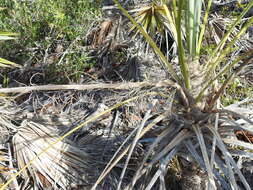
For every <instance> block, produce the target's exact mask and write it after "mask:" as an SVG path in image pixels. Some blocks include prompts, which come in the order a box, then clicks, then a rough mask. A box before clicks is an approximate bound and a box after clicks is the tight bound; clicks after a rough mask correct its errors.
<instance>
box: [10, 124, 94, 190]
mask: <svg viewBox="0 0 253 190" xmlns="http://www.w3.org/2000/svg"><path fill="white" fill-rule="evenodd" d="M58 133H59V132H57V129H56V128H55V127H54V126H45V125H41V124H38V123H34V122H29V121H23V122H22V124H21V126H20V127H19V128H18V131H17V133H16V134H15V135H14V136H13V148H14V154H15V159H16V160H17V164H18V168H19V169H21V168H23V167H24V166H25V165H26V164H27V163H28V162H29V161H30V160H32V159H33V158H34V157H35V156H36V155H37V154H38V153H39V152H41V151H42V150H43V149H45V148H46V147H48V146H49V144H51V143H54V142H55V141H56V140H57V137H58ZM90 165H92V160H91V158H90V157H89V155H87V153H86V150H85V149H80V148H78V147H76V146H74V144H73V142H70V141H68V140H65V141H64V142H63V141H61V142H59V143H57V144H55V146H54V147H52V148H50V149H48V151H47V152H46V153H45V154H43V155H41V156H40V158H38V159H37V160H34V162H33V163H32V164H31V165H30V166H29V167H28V168H27V170H25V171H24V172H23V174H22V175H23V176H24V178H26V179H29V178H30V177H32V179H33V181H34V183H35V184H36V185H38V186H39V187H42V188H43V189H45V188H51V187H53V188H62V189H68V187H71V188H74V187H81V186H87V185H88V182H87V181H89V180H88V178H89V176H87V174H91V171H88V170H90V169H91V168H90Z"/></svg>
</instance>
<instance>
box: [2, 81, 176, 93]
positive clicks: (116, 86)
mask: <svg viewBox="0 0 253 190" xmlns="http://www.w3.org/2000/svg"><path fill="white" fill-rule="evenodd" d="M174 85H175V83H174V82H172V81H170V80H165V81H159V82H128V83H118V84H105V83H102V84H89V85H42V86H26V87H15V88H4V89H0V93H5V94H8V93H22V94H25V93H29V92H32V91H50V90H95V89H115V90H127V89H132V88H145V87H166V86H167V87H169V86H174Z"/></svg>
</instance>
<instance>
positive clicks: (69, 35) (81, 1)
mask: <svg viewBox="0 0 253 190" xmlns="http://www.w3.org/2000/svg"><path fill="white" fill-rule="evenodd" d="M0 7H4V8H5V9H4V10H2V11H1V12H0V30H4V31H13V32H17V33H19V34H20V35H19V37H18V40H16V41H12V42H9V43H6V44H3V45H2V48H1V50H0V54H1V55H3V56H4V57H6V58H8V59H9V60H12V61H13V62H15V63H19V64H20V65H23V66H25V67H26V68H27V67H29V68H30V67H35V68H45V69H46V71H47V72H45V73H43V71H41V72H42V73H41V74H44V75H45V77H44V79H43V80H44V82H45V83H47V82H57V83H63V82H65V83H66V82H67V81H68V80H70V81H72V82H74V81H75V82H77V81H78V80H79V79H80V76H81V74H82V72H84V69H85V68H87V67H88V68H89V67H90V66H92V65H93V62H92V61H90V60H89V59H88V56H87V53H85V52H84V51H83V50H82V46H83V44H84V37H85V34H86V33H87V30H88V28H89V26H90V25H91V24H92V23H94V22H96V21H97V20H98V18H99V17H100V14H101V13H100V9H99V5H98V4H96V3H92V2H89V1H86V0H75V1H68V0H64V1H61V0H56V1H54V0H49V1H43V0H37V1H16V0H14V1H9V0H1V1H0ZM72 52H78V53H75V54H74V53H72ZM52 68H53V69H52ZM62 73H63V74H62ZM73 73H74V74H73ZM55 75H58V76H61V77H60V78H58V79H57V80H55V78H54V77H53V78H52V76H55Z"/></svg>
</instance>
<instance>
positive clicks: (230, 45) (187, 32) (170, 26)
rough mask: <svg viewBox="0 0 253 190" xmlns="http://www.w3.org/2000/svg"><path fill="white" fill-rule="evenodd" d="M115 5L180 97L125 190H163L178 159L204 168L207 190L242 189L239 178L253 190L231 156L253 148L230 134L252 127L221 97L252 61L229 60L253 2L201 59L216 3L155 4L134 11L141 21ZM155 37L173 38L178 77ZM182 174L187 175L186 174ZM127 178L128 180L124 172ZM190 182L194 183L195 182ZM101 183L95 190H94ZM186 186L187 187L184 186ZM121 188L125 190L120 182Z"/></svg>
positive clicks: (179, 0)
mask: <svg viewBox="0 0 253 190" xmlns="http://www.w3.org/2000/svg"><path fill="white" fill-rule="evenodd" d="M114 2H115V3H116V5H117V6H118V8H119V9H120V10H121V11H122V12H123V13H124V15H125V16H126V17H128V18H129V20H130V21H131V22H132V23H133V27H132V29H131V30H132V31H134V30H135V31H136V33H141V34H142V35H143V36H144V38H145V39H146V41H147V43H148V44H149V45H150V46H151V47H152V48H153V50H154V52H155V53H156V54H157V55H158V57H159V58H160V60H161V61H162V64H164V66H165V67H166V68H167V71H168V73H169V74H170V79H171V80H172V81H171V84H173V85H172V86H173V87H175V89H176V96H175V99H174V101H173V107H174V109H173V108H172V109H171V110H170V111H168V112H166V113H164V114H163V115H161V116H159V117H160V118H170V120H171V122H170V123H169V125H168V126H166V128H165V129H164V130H162V132H161V133H160V134H158V136H157V138H156V139H155V140H154V142H153V143H152V144H151V145H150V148H149V150H148V152H147V154H146V156H145V158H144V159H143V161H142V163H141V164H140V166H139V167H138V170H137V171H136V174H135V176H134V177H133V180H132V182H131V183H130V184H129V185H128V188H126V189H133V188H134V187H137V186H136V184H137V183H138V186H139V185H140V184H139V183H140V181H142V182H143V184H142V185H143V187H145V188H146V189H151V188H152V187H154V186H155V185H156V184H157V183H159V185H160V188H162V189H164V187H165V181H166V179H165V178H166V171H167V169H168V167H167V166H168V164H169V163H170V162H171V160H173V158H175V157H178V158H187V159H188V158H189V160H190V163H191V164H190V166H193V165H198V166H200V168H202V170H203V171H205V172H206V174H207V182H208V184H207V188H208V189H217V188H223V189H238V188H239V186H238V179H237V177H239V180H240V181H241V183H242V184H243V186H244V188H245V189H251V188H250V185H249V184H248V182H247V181H246V180H245V177H244V176H243V174H242V172H241V171H240V169H239V168H238V166H237V164H236V160H235V157H233V156H232V153H231V152H233V151H235V150H236V151H239V149H238V148H231V145H232V146H234V145H237V146H240V147H242V149H243V151H239V152H240V153H239V152H238V154H237V155H240V154H242V152H244V151H245V152H249V151H251V150H252V148H253V147H252V145H251V144H249V143H245V142H242V141H240V140H238V139H237V138H236V137H235V135H233V134H234V133H232V134H231V133H230V134H229V132H231V131H233V132H235V130H236V129H241V130H245V131H248V132H252V128H251V126H252V124H253V122H252V120H250V119H248V118H246V117H244V116H243V115H240V114H239V113H237V112H234V111H233V110H227V109H221V108H220V97H221V96H222V94H223V93H224V90H225V88H226V86H227V85H228V84H229V82H230V81H231V80H232V79H233V78H234V77H235V76H236V75H237V74H238V73H239V72H240V71H241V70H242V68H243V67H244V66H245V65H247V64H249V63H250V62H251V61H252V59H253V56H252V51H247V52H244V53H243V54H239V55H238V56H236V57H234V58H233V60H232V61H228V60H227V56H229V55H230V53H231V52H232V51H233V50H234V48H235V47H234V45H235V43H236V42H237V41H238V39H240V37H241V36H242V35H243V34H244V33H245V31H246V29H247V28H248V27H249V26H250V25H251V24H252V22H253V18H250V19H248V20H247V22H246V23H245V24H244V26H242V27H241V28H240V30H239V31H238V32H237V34H236V35H235V36H233V37H232V38H231V34H232V33H233V30H234V29H235V27H236V26H238V24H239V23H240V22H241V20H242V18H243V17H244V15H245V14H246V13H247V12H248V11H249V10H250V8H251V7H252V6H253V2H250V3H248V5H247V7H246V8H245V9H244V10H243V11H242V13H241V14H240V15H239V16H237V18H236V20H235V21H234V22H233V23H232V24H231V26H230V27H229V29H228V30H227V31H226V33H225V34H224V36H223V37H222V38H221V40H220V41H219V43H218V44H217V45H216V47H215V48H214V49H213V50H212V52H211V53H210V54H209V55H201V49H202V46H203V43H204V42H205V28H206V26H207V25H208V15H209V11H210V8H211V4H212V0H208V1H199V0H187V1H185V0H177V1H176V0H172V1H162V0H161V1H155V0H154V1H153V2H152V3H151V4H150V5H148V6H146V7H143V8H141V9H138V10H136V11H131V12H136V14H135V15H136V20H135V19H134V18H133V17H132V16H131V15H130V14H129V13H128V12H127V10H126V9H124V8H123V7H122V6H121V5H120V3H119V2H118V1H117V0H114ZM203 5H205V6H203ZM203 9H204V10H205V11H204V14H202V10H203ZM202 15H203V16H202ZM150 32H151V33H159V34H161V35H163V34H164V33H165V32H169V33H170V35H171V36H172V37H173V38H174V40H175V43H176V44H177V54H178V66H179V67H180V71H181V72H180V73H177V72H176V70H175V68H174V67H173V66H172V64H171V63H169V61H168V59H167V58H166V56H165V55H164V54H163V52H162V51H161V49H159V48H158V46H157V45H156V43H155V42H154V40H153V39H152V38H151V37H150V35H149V33H150ZM204 56H205V61H202V59H201V58H202V57H204ZM236 64H239V66H238V67H237V69H235V70H234V71H231V69H232V68H233V67H234V66H235V65H236ZM225 74H226V75H227V78H226V80H225V81H224V82H223V83H221V84H220V83H219V78H220V77H221V76H224V75H225ZM172 110H173V111H172ZM159 117H158V118H159ZM231 117H232V118H237V119H238V118H241V119H243V120H244V121H245V122H244V123H243V124H242V125H240V124H238V123H237V120H236V119H232V118H231ZM158 118H157V120H158V121H160V118H159V119H158ZM175 121H177V122H175ZM246 123H247V124H246ZM246 126H247V127H246ZM149 127H150V126H149V125H148V126H147V127H146V128H143V129H141V132H140V133H139V134H136V137H135V140H136V141H134V142H137V141H138V140H139V139H141V138H142V137H143V135H144V134H145V133H147V131H148V130H149V129H151V127H150V128H149ZM224 127H226V128H227V133H225V134H224V133H223V134H222V135H221V132H220V131H221V130H223V131H224ZM231 135H232V136H233V138H232V137H231ZM134 145H135V144H132V145H131V146H129V147H128V149H126V151H125V152H128V153H129V154H131V151H132V147H134ZM125 152H124V153H125ZM182 155H184V156H182ZM185 155H187V156H185ZM121 157H122V155H118V159H115V160H116V161H114V162H113V164H112V165H115V164H116V163H117V160H119V158H121ZM250 159H252V157H250ZM179 160H180V159H179ZM126 165H127V162H126ZM108 168H109V169H108ZM108 168H106V169H107V170H105V171H104V172H103V173H102V174H101V176H100V178H99V179H98V181H97V183H96V184H98V183H99V182H100V181H101V180H102V179H103V177H104V176H105V174H106V173H108V172H109V171H108V170H110V169H111V168H112V167H108ZM154 168H155V169H154ZM162 168H163V170H162ZM154 170H155V171H154ZM183 171H186V173H187V170H183ZM189 171H190V169H189V168H188V173H190V175H188V174H186V176H187V177H188V178H189V177H193V176H194V172H189ZM122 176H124V171H123V172H122ZM122 176H121V177H122ZM145 176H148V177H146V178H148V179H149V181H144V180H142V179H145ZM201 181H202V180H200V182H201ZM145 182H146V183H145ZM186 182H187V180H186ZM188 182H189V180H188ZM191 182H192V183H195V182H196V180H195V181H194V180H193V181H191ZM200 182H199V183H200ZM96 184H95V185H94V186H93V189H95V187H96ZM184 185H185V184H182V186H184ZM145 188H144V189H145ZM202 188H203V186H202ZM117 189H121V184H120V182H119V185H118V188H117ZM183 189H201V188H200V187H199V188H198V186H195V187H194V186H193V184H191V185H190V184H189V183H188V188H186V186H184V187H183Z"/></svg>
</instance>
